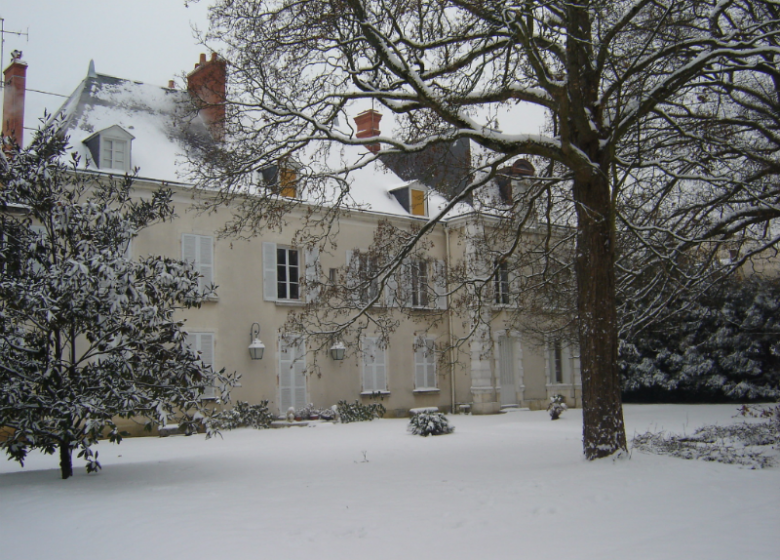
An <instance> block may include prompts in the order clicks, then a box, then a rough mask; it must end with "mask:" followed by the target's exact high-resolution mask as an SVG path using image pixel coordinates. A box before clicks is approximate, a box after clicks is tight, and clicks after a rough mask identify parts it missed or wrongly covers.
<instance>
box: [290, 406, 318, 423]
mask: <svg viewBox="0 0 780 560" xmlns="http://www.w3.org/2000/svg"><path fill="white" fill-rule="evenodd" d="M295 417H296V418H300V419H301V420H312V419H317V418H319V417H320V409H318V408H317V407H316V406H314V403H310V404H307V405H306V406H304V407H303V408H302V409H300V410H298V411H296V412H295Z"/></svg>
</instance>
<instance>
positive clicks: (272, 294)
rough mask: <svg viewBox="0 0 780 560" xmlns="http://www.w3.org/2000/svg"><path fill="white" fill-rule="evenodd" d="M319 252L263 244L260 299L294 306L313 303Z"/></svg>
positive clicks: (268, 243)
mask: <svg viewBox="0 0 780 560" xmlns="http://www.w3.org/2000/svg"><path fill="white" fill-rule="evenodd" d="M320 273H321V270H320V267H319V249H318V248H316V247H311V248H306V249H303V250H301V249H298V248H295V247H287V246H284V245H277V244H276V243H272V242H269V241H264V242H263V299H264V300H265V301H275V302H281V303H296V302H299V301H301V300H302V299H303V298H304V296H305V297H306V301H313V300H314V299H316V298H317V296H318V294H319V286H320Z"/></svg>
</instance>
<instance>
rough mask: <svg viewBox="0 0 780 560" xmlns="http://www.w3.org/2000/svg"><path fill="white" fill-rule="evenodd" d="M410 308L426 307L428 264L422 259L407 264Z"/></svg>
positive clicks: (427, 300)
mask: <svg viewBox="0 0 780 560" xmlns="http://www.w3.org/2000/svg"><path fill="white" fill-rule="evenodd" d="M409 272H410V280H411V287H410V288H411V292H412V294H411V295H412V307H428V306H429V305H428V304H429V295H428V263H427V262H426V261H424V260H422V259H420V260H414V261H412V262H411V263H410V264H409Z"/></svg>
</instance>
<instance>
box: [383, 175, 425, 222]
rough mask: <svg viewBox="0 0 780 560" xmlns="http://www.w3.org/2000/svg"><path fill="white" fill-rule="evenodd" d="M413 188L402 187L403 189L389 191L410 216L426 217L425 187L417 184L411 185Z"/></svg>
mask: <svg viewBox="0 0 780 560" xmlns="http://www.w3.org/2000/svg"><path fill="white" fill-rule="evenodd" d="M413 184H414V185H415V186H414V187H412V186H409V185H404V186H403V187H400V188H397V189H393V190H391V191H390V194H392V195H393V196H394V197H395V199H396V200H397V201H398V203H399V204H400V205H401V206H403V208H404V210H406V211H407V212H409V213H410V214H411V215H412V216H427V215H428V192H427V189H425V187H423V186H422V185H420V184H419V183H417V182H415V183H413Z"/></svg>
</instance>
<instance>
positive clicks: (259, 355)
mask: <svg viewBox="0 0 780 560" xmlns="http://www.w3.org/2000/svg"><path fill="white" fill-rule="evenodd" d="M249 340H250V343H249V355H250V356H251V357H252V359H253V360H262V359H263V352H265V344H263V341H262V340H260V323H252V326H251V327H250V328H249Z"/></svg>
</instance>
